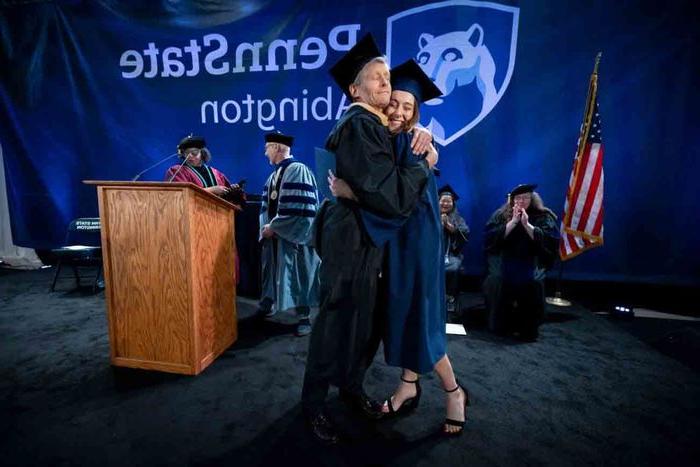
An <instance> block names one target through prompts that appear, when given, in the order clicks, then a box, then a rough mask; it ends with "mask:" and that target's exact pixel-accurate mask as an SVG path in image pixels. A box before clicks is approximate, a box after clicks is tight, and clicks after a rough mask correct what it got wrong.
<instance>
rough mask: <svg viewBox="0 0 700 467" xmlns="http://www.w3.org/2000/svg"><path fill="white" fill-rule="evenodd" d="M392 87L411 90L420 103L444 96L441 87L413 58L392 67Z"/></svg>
mask: <svg viewBox="0 0 700 467" xmlns="http://www.w3.org/2000/svg"><path fill="white" fill-rule="evenodd" d="M391 89H392V91H406V92H410V93H411V94H413V96H414V97H415V98H416V102H417V103H418V104H421V103H423V102H425V101H429V100H430V99H435V98H436V97H440V96H442V91H440V88H438V87H437V86H435V83H433V81H432V80H431V79H430V78H429V77H428V75H426V74H425V72H424V71H423V69H422V68H421V67H420V66H419V65H418V64H417V63H416V61H415V60H413V59H412V58H411V59H409V60H406V61H405V62H403V63H402V64H401V65H398V66H396V67H394V68H392V69H391Z"/></svg>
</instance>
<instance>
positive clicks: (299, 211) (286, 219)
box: [260, 158, 321, 311]
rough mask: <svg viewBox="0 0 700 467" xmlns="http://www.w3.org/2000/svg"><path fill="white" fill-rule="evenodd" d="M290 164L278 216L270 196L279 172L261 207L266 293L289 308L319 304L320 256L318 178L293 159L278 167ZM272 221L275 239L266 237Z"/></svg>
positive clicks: (278, 305) (269, 182)
mask: <svg viewBox="0 0 700 467" xmlns="http://www.w3.org/2000/svg"><path fill="white" fill-rule="evenodd" d="M280 166H287V167H286V169H285V170H284V174H283V175H282V181H281V184H280V192H279V203H278V207H277V213H276V215H275V216H274V217H271V216H270V213H269V211H268V202H269V200H268V198H269V193H270V192H271V190H272V189H274V187H272V186H271V185H272V180H273V178H274V174H275V172H273V173H272V174H271V175H270V177H268V179H267V182H266V183H265V187H264V188H263V196H262V198H263V203H262V206H261V209H260V228H261V235H260V240H261V241H262V279H263V287H262V289H263V290H262V296H263V297H267V298H270V299H272V300H273V301H274V303H275V307H276V308H277V309H278V310H280V311H284V310H288V309H291V308H297V307H300V306H307V307H315V306H318V294H319V291H318V287H319V278H318V272H319V269H320V262H321V261H320V259H319V257H318V256H317V255H316V252H315V251H314V248H313V247H312V246H311V245H310V244H309V243H310V240H311V225H312V223H313V220H314V217H315V216H316V210H317V209H318V197H317V194H316V180H315V179H314V176H313V174H312V173H311V170H309V168H308V167H306V166H305V165H304V164H302V163H301V162H297V161H296V160H294V159H293V158H289V159H285V160H283V161H282V162H280V163H279V164H277V166H276V167H275V171H277V169H278V168H279V167H280ZM265 224H270V227H271V228H272V230H274V231H275V234H276V235H275V238H272V239H270V238H267V239H263V238H262V227H263V226H264V225H265Z"/></svg>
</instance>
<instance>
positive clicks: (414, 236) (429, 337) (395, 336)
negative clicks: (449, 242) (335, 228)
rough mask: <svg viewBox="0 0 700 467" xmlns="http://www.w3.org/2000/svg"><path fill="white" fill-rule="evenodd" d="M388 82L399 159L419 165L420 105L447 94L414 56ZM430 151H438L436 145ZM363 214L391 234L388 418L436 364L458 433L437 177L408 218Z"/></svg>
mask: <svg viewBox="0 0 700 467" xmlns="http://www.w3.org/2000/svg"><path fill="white" fill-rule="evenodd" d="M391 87H392V93H391V101H390V103H389V106H387V108H386V109H385V110H384V113H385V114H386V115H387V117H389V131H390V132H391V133H392V135H393V136H392V143H393V145H394V151H395V154H396V159H397V163H398V164H399V165H400V166H401V165H410V164H415V163H417V161H419V160H421V159H422V158H424V157H426V156H427V155H426V154H416V153H415V152H414V151H413V149H412V147H411V144H410V141H411V135H412V134H413V133H414V132H415V131H418V130H417V128H416V127H415V125H416V123H417V122H418V120H419V118H420V113H419V110H418V106H419V104H420V103H422V102H425V101H427V100H430V99H433V98H436V97H439V96H441V95H442V92H441V91H440V89H439V88H438V87H437V86H435V85H434V84H433V82H432V80H431V79H430V78H429V77H428V76H427V75H426V74H425V73H424V72H423V70H422V69H421V68H420V66H419V65H418V64H417V63H416V62H415V61H414V60H412V59H411V60H408V61H406V62H404V63H402V64H401V65H398V66H396V67H395V68H392V69H391ZM430 151H433V152H437V151H436V150H435V148H434V147H433V146H432V145H431V146H430ZM328 181H329V183H330V187H331V192H332V193H333V195H335V196H338V197H345V198H350V199H355V198H356V197H355V195H354V193H353V192H352V190H350V188H349V187H348V186H347V184H346V183H345V181H344V180H342V179H340V178H336V177H333V176H329V180H328ZM363 213H364V212H363ZM364 220H365V227H368V231H370V232H373V233H374V232H376V231H379V235H377V234H374V235H373V236H372V238H388V239H389V240H388V241H387V242H385V243H386V246H385V247H384V248H385V262H384V267H383V270H382V277H383V281H382V282H384V283H385V284H386V287H385V288H384V289H385V290H383V291H382V294H381V295H382V296H381V297H380V300H379V303H380V305H379V307H378V311H377V313H379V312H383V311H384V310H386V323H385V326H384V336H383V343H384V356H385V359H386V362H387V363H388V364H389V365H391V366H398V367H401V368H402V372H401V381H400V383H399V385H398V386H397V388H396V390H395V391H394V393H393V394H392V395H391V396H389V397H388V398H387V399H386V400H385V402H384V405H383V407H382V411H383V412H384V416H385V417H390V416H396V415H399V414H404V413H408V412H410V411H412V410H414V409H416V408H417V406H418V403H419V402H420V398H421V392H422V391H421V386H420V380H419V375H420V374H423V373H428V372H430V371H432V370H435V372H436V373H437V375H438V377H439V378H440V381H441V383H442V386H443V388H444V390H445V392H446V408H447V410H446V412H447V416H446V418H445V423H444V425H443V427H442V429H441V431H442V432H443V433H444V434H445V435H449V436H452V435H458V434H460V433H461V432H462V430H463V427H464V424H465V420H466V405H467V404H468V401H469V396H468V393H467V391H466V389H464V388H463V387H462V386H461V385H460V384H458V382H457V379H456V377H455V374H454V371H453V369H452V364H451V362H450V359H449V357H448V356H447V351H446V347H447V336H446V332H445V321H446V316H445V315H446V312H445V281H444V279H445V261H444V251H443V248H442V230H443V226H442V222H441V220H440V208H439V202H438V191H437V184H436V179H435V175H434V174H431V175H430V176H429V177H428V183H427V185H426V188H425V190H424V191H423V194H422V195H421V199H420V201H419V202H418V203H417V205H416V207H415V208H414V209H413V212H412V213H411V216H410V217H409V218H408V219H407V220H405V221H403V220H401V222H394V223H392V225H389V226H387V222H380V223H375V222H374V221H373V218H371V217H369V218H368V217H364ZM376 243H377V242H376V241H375V244H376Z"/></svg>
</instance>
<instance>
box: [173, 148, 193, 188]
mask: <svg viewBox="0 0 700 467" xmlns="http://www.w3.org/2000/svg"><path fill="white" fill-rule="evenodd" d="M191 155H192V154H191V153H188V154H187V157H185V160H184V161H182V164H180V167H178V168H177V170H176V171H175V173H174V174H173V175H172V177H170V178H169V179H168V183H170V182H172V181H173V178H175V176H176V175H177V174H179V173H180V171H181V170H182V168H183V167H184V166H185V164H186V163H187V161H188V160H190V156H191Z"/></svg>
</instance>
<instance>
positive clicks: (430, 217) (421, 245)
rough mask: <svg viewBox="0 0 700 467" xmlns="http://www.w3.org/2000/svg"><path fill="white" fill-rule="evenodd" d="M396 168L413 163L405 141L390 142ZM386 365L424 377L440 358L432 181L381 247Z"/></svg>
mask: <svg viewBox="0 0 700 467" xmlns="http://www.w3.org/2000/svg"><path fill="white" fill-rule="evenodd" d="M394 144H395V147H396V154H397V158H398V162H399V164H411V163H414V162H413V161H414V160H415V156H414V155H413V152H412V151H411V146H410V144H411V135H409V134H408V133H401V134H399V135H397V136H396V137H395V138H394ZM386 248H387V268H386V272H387V281H388V297H387V303H386V306H387V326H386V334H385V336H384V356H385V359H386V362H387V363H388V364H389V365H393V366H398V367H401V368H408V369H409V370H412V371H415V372H416V373H427V372H429V371H431V370H432V369H433V367H434V366H435V363H437V362H438V360H440V359H441V358H442V357H443V356H444V355H445V348H446V334H445V323H446V321H447V315H446V307H445V261H444V256H443V254H442V223H441V221H440V208H439V200H438V194H437V184H436V181H435V176H434V175H433V174H430V176H429V177H428V184H427V187H426V189H425V191H424V192H423V194H422V196H421V198H420V200H419V201H418V203H417V204H416V207H415V209H414V210H413V212H412V213H411V216H410V217H409V218H408V220H407V221H406V222H405V224H404V225H403V226H402V227H401V228H400V229H399V231H398V233H397V234H396V235H395V236H394V237H393V238H392V239H391V240H389V242H388V243H387V247H386Z"/></svg>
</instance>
